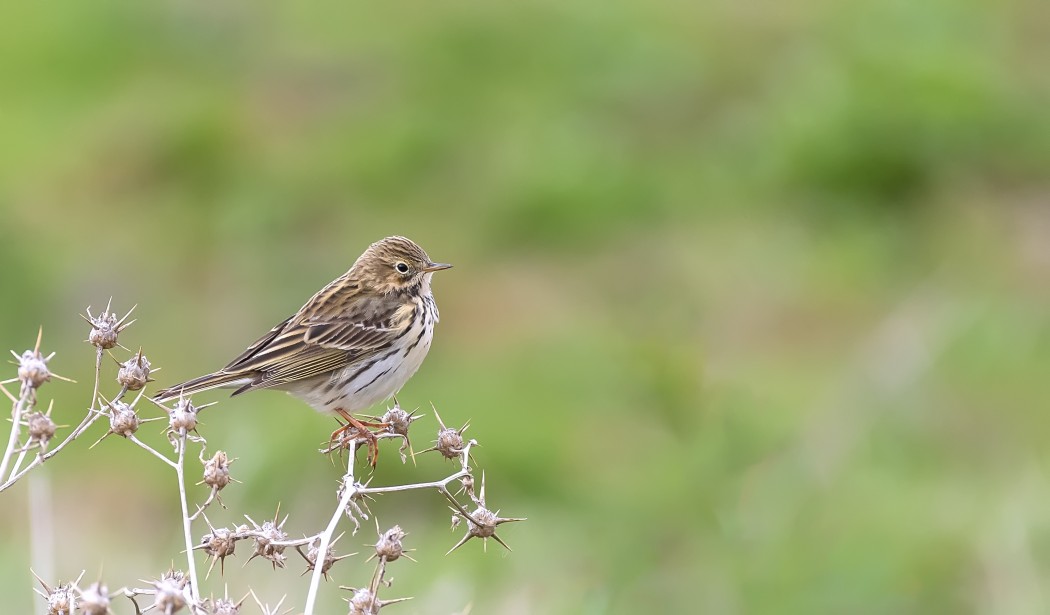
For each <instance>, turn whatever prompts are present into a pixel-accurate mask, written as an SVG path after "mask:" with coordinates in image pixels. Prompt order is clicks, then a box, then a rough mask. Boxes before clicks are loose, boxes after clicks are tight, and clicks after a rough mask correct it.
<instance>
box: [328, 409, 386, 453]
mask: <svg viewBox="0 0 1050 615" xmlns="http://www.w3.org/2000/svg"><path fill="white" fill-rule="evenodd" d="M336 413H337V414H338V415H339V416H341V417H342V418H343V419H344V420H345V421H346V424H345V425H340V427H339V429H336V430H335V431H333V432H332V435H331V437H330V438H329V440H328V444H329V446H328V449H326V451H325V452H332V451H334V450H338V449H343V448H348V449H351V450H352V451H356V450H357V448H356V444H359V443H363V444H365V445H367V446H368V464H369V465H370V466H372V467H373V468H375V467H376V461H378V459H379V438H377V437H376V434H375V433H374V432H373V431H372V429H386V428H387V427H389V425H388V424H387V423H382V422H372V421H361V420H359V419H357V418H354V416H353V415H352V414H350V413H349V412H347V411H345V410H342V409H339V410H336ZM352 446H353V448H351V447H352Z"/></svg>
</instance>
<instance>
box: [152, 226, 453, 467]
mask: <svg viewBox="0 0 1050 615" xmlns="http://www.w3.org/2000/svg"><path fill="white" fill-rule="evenodd" d="M451 266H452V265H448V264H445V263H435V262H433V261H431V260H430V257H429V256H427V253H426V252H424V251H423V248H420V247H419V246H418V245H416V244H415V243H414V242H412V241H410V240H408V239H406V238H404V237H387V238H386V239H382V240H380V241H377V242H376V243H374V244H372V245H370V246H368V249H367V250H365V252H364V254H362V255H361V256H360V257H359V258H358V259H357V261H356V262H354V265H353V266H352V267H351V268H350V270H349V271H347V272H346V273H344V274H343V275H341V276H340V277H338V278H336V280H335V281H333V282H332V283H330V284H329V285H328V286H325V287H324V288H322V289H321V290H320V291H318V292H317V294H316V295H314V296H313V297H311V298H310V300H309V301H307V302H306V305H304V306H303V307H302V308H300V309H299V311H298V312H296V313H295V314H294V315H293V316H291V317H289V318H288V319H287V320H285V321H284V322H282V323H280V324H279V325H277V326H276V327H274V328H273V329H271V330H270V332H269V333H267V334H266V335H264V336H263V337H261V338H260V339H259V340H258V341H256V342H255V343H254V344H252V345H251V346H249V347H248V349H247V350H245V351H244V352H243V353H242V354H241V355H240V356H238V357H237V358H235V359H234V360H233V361H230V363H229V364H228V365H227V366H226V367H224V368H222V369H221V370H219V371H217V372H215V373H212V374H207V375H205V376H201V377H199V378H194V379H193V380H188V381H186V382H183V383H182V384H177V385H175V386H172V387H168V388H167V389H164V390H163V391H160V392H159V393H157V396H156V399H157V401H166V400H169V399H172V398H177V397H179V396H181V395H190V394H193V393H198V392H200V391H207V390H209V389H214V388H218V387H237V390H235V391H234V392H233V394H234V395H238V394H240V393H244V392H247V391H252V390H255V389H280V390H284V391H288V392H289V393H291V394H292V395H294V396H296V397H298V398H300V399H302V400H303V401H305V402H306V403H308V404H310V405H311V406H313V407H314V408H315V409H316V410H318V411H321V412H328V413H334V414H338V415H339V416H341V417H342V418H343V419H345V420H346V421H347V424H346V425H344V426H343V427H341V428H340V429H338V430H336V431H335V432H334V433H333V434H332V438H333V439H334V438H335V437H336V436H337V435H339V434H340V433H342V432H343V431H345V430H347V429H349V428H351V427H353V428H356V429H357V431H358V433H359V434H360V435H361V436H363V437H366V438H369V439H370V440H369V448H370V455H369V457H370V461H371V463H372V465H375V456H376V448H375V436H374V435H373V434H372V433H371V432H369V431H368V430H367V429H366V428H365V426H364V424H362V422H361V421H359V420H358V419H355V418H354V417H353V416H352V415H351V413H352V412H358V411H360V410H364V409H366V408H368V407H370V406H372V405H373V404H376V403H378V402H380V401H382V400H385V399H387V398H389V397H391V396H392V395H394V394H395V393H397V392H398V390H400V389H401V387H402V386H403V385H404V384H405V382H407V381H408V379H409V378H411V377H412V375H413V374H415V373H416V370H417V369H419V366H420V364H421V363H422V362H423V359H424V358H425V357H426V356H427V351H429V350H430V342H431V340H432V339H433V336H434V325H435V324H437V321H438V308H437V304H436V303H435V302H434V294H433V293H432V292H431V290H430V279H431V277H433V274H434V272H435V271H440V270H442V269H448V268H449V267H451Z"/></svg>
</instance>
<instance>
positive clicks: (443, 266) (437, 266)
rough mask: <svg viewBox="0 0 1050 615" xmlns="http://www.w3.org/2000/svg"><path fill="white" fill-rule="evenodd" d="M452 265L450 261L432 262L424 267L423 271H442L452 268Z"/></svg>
mask: <svg viewBox="0 0 1050 615" xmlns="http://www.w3.org/2000/svg"><path fill="white" fill-rule="evenodd" d="M451 268H452V265H450V264H449V263H430V264H429V265H427V266H426V267H424V268H423V271H441V270H442V269H451Z"/></svg>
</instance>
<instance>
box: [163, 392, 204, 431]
mask: <svg viewBox="0 0 1050 615" xmlns="http://www.w3.org/2000/svg"><path fill="white" fill-rule="evenodd" d="M168 425H169V426H170V427H171V430H172V431H173V432H175V433H179V432H180V431H182V430H183V429H185V430H186V431H187V432H190V431H193V430H194V429H197V407H196V406H194V405H193V404H192V403H190V400H188V399H180V400H178V401H177V402H175V407H174V408H173V409H172V410H171V413H170V414H169V415H168Z"/></svg>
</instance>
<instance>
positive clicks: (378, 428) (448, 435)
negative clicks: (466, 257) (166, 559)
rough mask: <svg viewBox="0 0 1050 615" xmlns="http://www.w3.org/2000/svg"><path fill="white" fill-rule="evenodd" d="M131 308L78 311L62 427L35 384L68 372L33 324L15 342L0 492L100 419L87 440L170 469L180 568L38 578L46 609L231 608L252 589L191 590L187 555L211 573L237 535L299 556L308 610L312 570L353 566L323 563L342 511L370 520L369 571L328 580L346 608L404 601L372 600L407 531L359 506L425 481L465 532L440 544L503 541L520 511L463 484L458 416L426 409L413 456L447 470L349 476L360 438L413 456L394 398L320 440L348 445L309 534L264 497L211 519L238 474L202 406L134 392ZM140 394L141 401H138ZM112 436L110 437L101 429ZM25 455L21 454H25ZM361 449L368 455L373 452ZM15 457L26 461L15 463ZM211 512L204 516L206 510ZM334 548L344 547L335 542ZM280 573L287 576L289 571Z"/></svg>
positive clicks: (468, 460) (1, 386) (330, 557)
mask: <svg viewBox="0 0 1050 615" xmlns="http://www.w3.org/2000/svg"><path fill="white" fill-rule="evenodd" d="M134 309H135V308H134V307H133V308H132V309H131V310H128V311H127V312H126V313H125V314H124V316H123V317H118V316H117V313H116V312H113V311H111V303H108V304H107V305H106V308H105V309H104V310H103V311H102V312H101V313H100V314H98V315H95V314H93V313H92V311H91V309H90V308H88V309H87V310H85V312H86V315H84V316H82V318H83V319H84V320H85V321H86V322H87V323H88V324H89V325H90V330H89V332H88V336H87V341H88V343H90V344H91V345H92V346H93V347H94V348H95V373H94V384H93V390H92V393H91V397H90V403H89V404H88V409H87V412H86V413H85V414H84V416H83V417H82V419H81V420H80V423H79V424H78V425H77V427H75V428H74V429H73V430H72V431H69V432H68V433H66V432H65V431H64V427H63V426H62V425H59V424H56V422H55V419H54V418H53V411H54V407H53V403H52V404H48V406H47V410H43V411H41V410H39V409H37V406H38V401H37V398H38V394H39V391H40V389H41V388H42V387H43V385H44V384H46V383H49V382H52V381H53V380H62V381H66V382H72V381H71V380H69V379H68V378H64V377H62V376H60V375H58V374H56V373H54V371H53V370H52V368H51V366H50V362H51V360H52V359H53V358H54V356H55V355H54V353H50V354H45V353H44V352H43V351H42V350H41V343H42V339H43V337H42V331H41V332H40V333H39V334H38V336H37V340H36V344H35V345H34V347H33V348H32V349H31V350H26V351H25V352H23V353H21V354H18V353H14V352H12V354H13V355H14V357H15V359H16V365H17V374H16V376H15V377H13V378H11V379H9V380H6V381H3V382H0V392H2V393H3V394H4V395H5V396H6V397H7V398H8V399H9V400H10V401H11V403H12V410H11V412H12V414H11V419H12V420H11V431H10V433H9V437H8V446H7V447H6V450H5V452H4V455H3V458H2V459H0V492H2V491H4V490H6V489H8V488H10V487H11V486H12V485H14V484H16V483H17V482H18V481H19V479H21V478H22V477H24V476H25V475H26V474H27V473H29V472H30V471H31V470H33V469H34V468H36V467H39V466H40V465H42V464H43V463H44V462H46V461H47V460H48V459H50V458H52V457H53V456H55V455H56V454H58V453H59V452H61V451H62V450H69V449H67V446H69V445H70V444H71V443H72V442H73V441H74V440H76V439H77V438H78V437H79V436H80V435H82V434H83V433H85V432H86V431H88V430H89V429H91V428H92V427H93V426H94V424H95V423H97V422H99V421H101V420H102V419H103V418H104V419H105V421H103V422H102V425H103V428H102V433H100V434H99V435H98V436H97V439H96V440H95V442H94V444H92V445H91V446H90V447H88V449H87V450H90V449H91V448H94V447H96V446H99V445H102V444H105V445H106V446H118V445H123V444H122V443H123V442H130V443H132V444H133V445H134V446H135V447H136V448H137V449H140V450H142V451H144V452H146V453H148V455H147V457H152V458H154V459H157V460H158V461H160V462H161V463H162V464H164V465H165V466H166V467H168V468H170V469H171V470H172V471H173V474H174V477H173V479H174V480H173V486H174V487H175V492H176V493H177V497H178V500H179V504H180V507H181V519H180V523H179V527H178V528H173V531H175V532H178V533H180V534H181V536H182V540H183V542H184V546H185V549H184V557H185V558H186V559H185V567H184V568H181V569H180V568H175V567H174V566H173V567H172V568H171V569H169V570H168V571H167V572H164V573H162V574H160V575H158V576H156V577H154V578H153V580H148V581H141V583H142V586H141V587H134V586H131V585H125V586H123V587H120V588H119V589H117V590H115V591H113V592H110V591H109V590H108V588H107V586H106V585H105V584H104V583H103V581H102V580H101V579H99V580H97V581H95V582H92V583H90V584H88V585H86V586H82V585H81V581H82V579H83V576H84V575H83V573H81V574H80V576H79V577H77V579H76V580H75V581H72V582H69V583H58V584H56V585H55V586H54V587H52V586H50V585H48V584H47V583H46V582H45V581H44V580H39V579H38V580H39V581H40V585H41V587H42V588H43V590H42V591H41V590H40V589H37V590H36V591H37V593H38V594H40V595H41V597H43V599H44V600H45V601H46V604H47V612H48V613H49V614H50V613H54V614H59V613H63V614H69V615H72V614H73V613H82V614H85V615H103V614H112V613H114V604H113V599H114V598H116V597H124V598H126V599H127V601H128V603H127V604H130V606H131V607H133V609H134V612H135V613H144V612H151V613H152V612H156V613H165V614H174V613H183V612H185V613H191V614H192V615H203V614H216V615H219V614H224V615H228V614H233V613H239V612H241V609H242V606H243V605H244V602H245V599H246V597H247V595H248V594H251V595H253V596H254V592H252V591H251V589H250V588H246V589H245V598H241V599H240V600H233V599H230V598H229V594H228V588H226V589H224V591H223V597H222V598H214V597H208V598H203V597H202V593H201V590H202V579H201V578H200V577H199V576H198V569H197V563H198V562H197V557H198V556H197V555H196V554H197V553H202V555H203V556H204V557H206V558H207V561H208V566H207V570H206V573H205V578H204V580H205V581H207V580H208V578H209V577H210V575H211V573H212V572H213V570H214V569H215V568H216V564H218V571H219V574H220V575H222V574H223V573H224V570H225V563H226V559H227V558H228V557H232V556H235V555H236V550H237V543H238V542H241V541H248V544H246V545H245V547H246V548H247V549H249V550H250V553H251V555H249V556H248V558H247V559H246V561H245V563H244V565H248V564H249V563H250V562H252V561H254V560H257V559H258V560H262V561H265V562H268V563H269V568H270V569H271V570H273V571H274V572H275V573H276V572H277V571H278V570H283V569H285V568H286V563H287V550H288V549H289V548H290V549H292V550H294V551H295V552H297V553H299V554H300V556H301V557H302V559H303V561H304V562H305V563H306V570H305V572H303V575H309V578H310V580H309V587H308V591H307V598H306V604H305V606H304V609H302V612H305V613H307V614H312V613H315V612H316V611H317V608H318V607H317V600H318V596H319V592H320V581H321V579H328V578H330V577H343V576H349V575H353V574H355V569H356V567H353V566H345V565H344V566H339V567H336V566H335V565H336V563H337V562H339V561H341V560H344V559H348V558H351V557H353V556H355V555H357V554H356V553H343V554H338V553H337V543H338V542H339V541H340V540H341V539H342V538H343V537H344V536H345V533H343V534H338V535H337V531H338V529H339V524H340V521H341V520H342V519H343V518H344V517H346V518H348V519H349V520H350V522H352V524H353V527H352V528H351V530H352V532H351V535H352V536H353V535H356V534H357V532H358V531H359V530H360V527H361V521H364V520H370V519H372V520H374V521H375V526H376V533H377V539H376V540H375V542H374V543H373V544H371V545H366V546H368V547H370V551H371V553H370V554H369V556H368V557H367V558H366V559H365V561H372V560H375V567H374V568H373V569H372V572H371V577H370V580H369V582H368V584H367V585H363V586H360V587H348V586H340V587H342V588H343V589H346V590H349V591H350V592H351V595H350V596H349V597H348V598H346V602H347V609H348V612H349V613H362V614H364V613H368V614H375V613H378V612H379V610H380V609H382V608H384V607H386V606H389V605H391V604H395V603H398V602H402V601H404V600H408V599H409V598H384V597H381V594H382V593H384V592H385V588H387V587H390V585H391V583H392V581H391V580H390V579H389V578H388V575H387V567H388V566H390V565H392V564H396V562H399V561H401V560H405V559H407V560H412V558H411V557H410V556H409V555H408V553H409V552H411V551H412V550H411V549H406V548H405V546H404V542H403V541H404V539H405V537H406V536H408V532H406V531H404V530H403V529H402V527H401V526H400V525H392V526H389V527H388V528H387V529H386V530H385V531H380V529H379V523H378V520H377V519H375V515H374V514H373V513H372V511H371V510H370V507H369V501H373V502H374V501H375V500H376V499H377V498H379V496H381V495H385V494H396V493H399V492H404V491H412V490H435V491H437V492H438V493H439V494H440V495H441V496H442V497H443V498H444V499H445V501H446V502H447V503H448V505H449V507H450V508H451V510H452V512H453V525H454V526H456V525H459V524H460V523H466V527H467V533H466V535H465V536H464V537H463V538H462V539H461V540H459V542H457V543H456V544H455V545H454V546H453V547H452V548H451V549H450V550H449V553H451V552H452V551H454V550H456V549H458V548H460V547H461V546H462V545H464V544H465V543H466V542H468V541H469V540H470V539H471V538H481V539H482V541H483V543H484V542H487V539H488V538H492V539H493V540H495V541H497V542H498V543H500V544H501V545H503V546H504V547H506V546H507V545H506V543H505V542H504V541H503V540H502V539H501V538H500V537H499V536H497V535H496V528H497V527H498V526H500V525H502V524H504V523H509V522H513V521H522V520H524V519H520V518H511V517H507V518H504V517H501V516H500V511H499V510H498V509H497V510H495V511H492V510H490V509H489V508H488V507H487V505H486V503H485V475H484V474H482V477H481V488H480V490H479V492H478V493H475V491H474V482H475V481H474V467H473V464H474V460H473V458H472V457H471V450H472V448H473V447H475V446H477V445H478V443H477V441H476V440H473V439H467V438H465V436H464V433H465V432H466V430H467V428H468V426H469V422H467V423H464V424H463V426H462V427H460V428H458V429H454V428H449V427H446V426H445V424H444V422H443V421H442V419H441V417H440V416H439V415H438V413H437V410H436V408H435V409H434V417H435V419H436V421H437V423H438V426H439V427H438V429H437V431H436V437H435V439H434V441H433V446H431V447H430V448H428V449H426V450H425V451H422V452H421V453H419V454H423V453H426V452H429V451H437V452H438V453H439V454H440V455H442V457H444V458H445V459H449V460H455V461H458V463H457V464H456V468H455V471H453V472H452V473H451V474H449V475H448V476H446V477H444V478H441V479H438V480H431V481H422V482H415V483H407V484H395V485H386V486H373V485H372V484H371V482H372V480H371V479H369V480H366V481H364V482H361V481H359V480H358V479H357V475H356V465H357V464H358V463H359V460H358V459H357V455H356V453H357V451H358V449H359V448H360V447H363V446H364V447H373V446H375V443H376V442H378V441H380V440H384V439H392V440H395V441H398V442H399V453H400V457H401V461H402V463H407V461H408V459H409V458H411V459H412V460H413V463H414V462H415V458H416V456H417V455H416V453H413V452H412V447H411V439H410V438H411V435H410V434H411V432H413V431H414V430H416V429H417V428H416V427H415V425H416V424H417V423H418V422H419V420H420V419H422V418H424V417H423V415H419V414H417V413H415V412H407V411H405V410H403V409H402V408H401V407H400V405H398V404H397V403H396V402H395V404H394V406H393V407H391V408H388V409H387V410H386V411H385V412H384V413H383V414H382V416H378V417H368V418H370V419H371V420H370V421H365V420H362V421H359V422H358V424H357V425H352V426H350V427H349V428H347V429H343V430H342V431H341V434H340V437H339V438H338V439H337V440H336V441H335V442H332V443H330V445H329V446H327V447H325V448H323V449H321V451H320V452H321V453H322V454H326V455H333V456H339V455H341V453H343V452H344V451H345V452H347V453H348V454H347V455H346V471H345V472H344V473H343V475H342V476H341V478H340V479H339V481H338V485H337V488H336V489H335V490H334V495H335V497H334V498H333V500H332V506H333V509H332V510H333V512H332V514H331V516H330V518H329V522H328V524H327V525H326V527H324V528H322V529H321V530H319V531H314V532H312V533H311V532H305V533H302V534H301V535H302V538H295V539H293V538H290V537H289V530H287V529H286V526H287V524H288V523H289V518H290V516H291V515H288V514H285V515H284V516H283V517H282V516H281V512H280V508H281V507H280V505H277V506H276V512H275V513H274V515H273V518H272V519H267V520H265V521H263V522H262V523H257V522H256V521H255V520H253V519H252V518H251V517H249V516H248V515H243V517H244V519H247V521H248V523H243V522H240V523H236V522H232V521H231V522H228V523H227V524H226V525H213V524H212V522H211V520H210V519H209V518H208V517H207V516H206V514H205V511H206V510H208V509H209V508H210V507H211V504H212V503H214V502H218V504H219V505H220V506H221V507H222V508H221V509H219V514H232V513H226V512H224V510H225V509H226V505H225V504H224V503H223V501H222V498H221V495H220V494H221V493H223V492H224V490H228V489H232V488H233V485H235V484H236V483H237V482H238V481H237V480H236V479H235V478H234V476H233V474H232V473H231V466H232V465H233V463H234V462H235V461H236V458H234V457H232V456H231V455H230V454H229V453H228V452H227V451H225V450H218V451H216V452H214V453H212V454H210V455H208V454H206V451H207V447H208V442H207V439H206V438H205V437H204V435H202V434H201V433H200V431H201V427H202V425H201V422H200V415H201V412H202V411H203V410H205V409H206V408H208V407H210V406H212V405H214V404H201V405H198V404H196V403H195V402H194V401H193V400H192V399H191V398H188V397H186V398H183V397H179V398H177V399H174V400H172V401H171V402H170V403H169V404H162V403H158V402H157V401H155V400H153V399H152V398H151V397H149V396H148V395H147V394H146V389H147V388H148V386H149V384H150V383H151V382H153V378H152V374H153V373H155V372H156V371H157V369H158V368H155V367H153V365H152V363H151V362H150V360H149V359H147V358H146V355H145V354H144V353H143V350H142V347H139V348H138V350H137V351H135V352H134V353H131V351H130V350H127V348H126V347H125V346H124V345H123V344H122V343H121V339H120V338H121V336H122V335H123V334H124V333H125V331H126V329H127V328H128V327H129V326H130V325H131V324H132V323H134V322H135V321H134V320H129V317H130V316H131V313H132V312H133V311H134ZM118 349H119V350H118ZM120 350H122V351H124V352H128V353H130V354H129V355H125V358H123V360H121V359H118V358H117V357H113V359H114V360H113V363H112V364H109V363H106V364H107V365H115V370H116V374H115V375H114V376H113V379H112V380H109V382H111V383H112V382H114V381H115V382H116V384H117V385H119V390H118V391H116V392H115V393H114V394H113V396H112V398H110V399H107V398H106V396H104V395H103V393H102V391H101V388H102V382H103V380H104V379H103V378H102V374H103V371H104V370H103V361H102V355H103V354H110V356H111V357H112V356H113V355H112V352H114V351H117V352H119V351H120ZM16 382H17V383H18V391H17V395H16V394H15V393H13V392H12V391H9V390H8V389H7V388H6V386H5V385H10V384H13V383H16ZM129 393H135V395H134V398H133V399H131V398H130V396H129ZM143 400H145V401H148V402H150V403H148V404H143V403H142V401H143ZM60 410H61V409H60ZM152 421H161V422H162V423H163V424H164V425H165V426H164V429H163V433H162V436H161V437H159V444H161V446H159V447H158V446H157V445H156V444H154V443H151V442H152V440H155V439H157V438H158V437H157V436H155V435H154V436H152V437H151V435H150V433H148V430H146V431H144V430H142V427H143V425H144V424H146V423H148V422H152ZM432 433H433V432H432ZM63 435H64V437H61V439H60V441H59V442H58V444H57V445H54V446H52V445H53V443H54V442H55V441H56V440H59V437H60V436H63ZM113 435H116V436H120V437H119V438H109V436H113ZM164 442H167V444H168V446H169V447H170V448H167V447H164V446H163V443H164ZM125 446H126V445H125ZM190 448H194V449H195V450H194V451H193V454H190ZM406 451H408V454H406ZM30 454H33V455H32V457H31V458H30ZM194 457H195V458H196V459H197V460H199V462H200V464H201V466H200V469H199V472H200V473H199V474H198V476H200V477H201V478H200V481H199V482H197V483H196V486H204V487H206V488H207V489H208V493H207V496H206V497H204V498H203V499H202V500H197V501H198V502H199V503H195V504H193V505H192V506H191V499H190V488H191V487H193V486H194V485H192V484H191V483H190V481H189V479H188V478H187V476H188V475H189V474H190V473H191V472H192V471H191V469H190V468H188V467H187V463H191V464H192V463H195V462H193V459H194ZM369 457H370V458H372V459H374V451H372V452H371V453H370V455H369ZM27 460H28V463H26V462H27ZM364 461H365V462H367V461H368V460H364ZM450 485H456V491H455V493H454V492H453V491H451V490H450ZM330 493H331V492H330ZM460 497H463V498H464V501H463V502H461V501H460V499H459V498H460ZM194 499H196V498H194ZM191 508H192V512H191ZM212 513H213V514H215V510H214V509H213V510H212ZM386 514H388V515H391V516H396V508H392V509H391V511H390V512H389V513H386ZM238 518H239V517H238ZM195 523H197V524H200V523H203V524H204V525H205V526H206V528H201V527H196V528H195V526H194V524H195ZM193 535H197V536H200V537H201V538H200V540H199V541H197V542H194V541H193V538H192V536H193ZM161 542H163V541H161ZM339 550H340V551H345V549H339ZM412 561H414V560H412ZM285 578H286V579H288V581H289V582H290V581H291V579H292V578H294V577H285ZM255 601H256V603H257V604H258V606H259V608H260V609H261V610H262V611H263V612H264V613H282V614H286V613H289V612H299V610H298V609H293V608H287V609H286V610H284V611H282V610H281V609H282V604H283V602H284V599H283V598H282V599H281V601H280V602H278V603H277V604H276V605H275V606H274V607H270V606H268V605H265V604H264V603H263V602H262V601H260V600H259V599H258V597H256V598H255ZM140 602H141V605H140Z"/></svg>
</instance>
